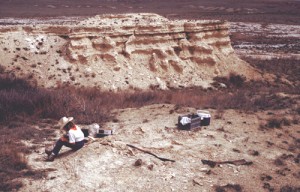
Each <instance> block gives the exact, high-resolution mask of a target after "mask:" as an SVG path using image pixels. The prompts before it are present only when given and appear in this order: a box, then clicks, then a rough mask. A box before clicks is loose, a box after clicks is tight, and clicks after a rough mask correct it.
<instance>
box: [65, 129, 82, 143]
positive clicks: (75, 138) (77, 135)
mask: <svg viewBox="0 0 300 192" xmlns="http://www.w3.org/2000/svg"><path fill="white" fill-rule="evenodd" d="M75 127H76V129H74V128H72V129H70V130H69V132H68V133H69V142H70V143H75V142H79V141H83V140H84V134H83V132H82V131H81V129H80V128H79V127H78V126H77V125H75Z"/></svg>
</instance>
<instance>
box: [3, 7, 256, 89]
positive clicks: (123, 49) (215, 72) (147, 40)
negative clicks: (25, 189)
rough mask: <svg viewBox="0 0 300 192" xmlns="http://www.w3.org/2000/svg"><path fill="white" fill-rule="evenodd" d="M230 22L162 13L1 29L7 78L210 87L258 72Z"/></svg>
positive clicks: (124, 85)
mask: <svg viewBox="0 0 300 192" xmlns="http://www.w3.org/2000/svg"><path fill="white" fill-rule="evenodd" d="M228 27H229V26H228V24H227V23H226V22H223V21H209V20H201V21H194V20H193V21H188V20H179V21H171V20H168V19H166V18H164V17H161V16H159V15H156V14H146V13H145V14H125V15H103V16H95V17H92V18H88V19H85V20H82V21H78V22H77V23H74V24H57V25H53V24H51V25H49V24H37V25H34V24H31V25H6V26H4V25H3V26H0V48H1V52H0V58H1V63H0V65H1V68H2V72H5V73H11V74H13V75H15V76H18V77H22V78H27V79H28V80H29V81H31V82H35V83H36V84H38V85H40V86H44V87H56V86H60V85H63V84H68V85H75V86H86V87H93V86H96V87H100V88H102V89H111V90H114V89H127V88H141V89H147V88H149V87H153V86H154V87H160V88H162V89H165V88H168V87H175V88H176V87H187V86H204V87H207V86H209V85H210V83H211V82H212V79H213V78H214V77H215V76H224V75H227V74H229V73H230V72H236V73H240V74H243V75H245V76H253V75H254V74H255V72H254V71H253V69H252V68H251V67H250V66H249V65H248V64H247V63H246V62H244V61H242V60H240V59H239V58H238V57H237V56H236V55H235V54H234V50H233V49H232V47H231V44H230V39H229V35H228Z"/></svg>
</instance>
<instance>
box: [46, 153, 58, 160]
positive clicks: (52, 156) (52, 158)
mask: <svg viewBox="0 0 300 192" xmlns="http://www.w3.org/2000/svg"><path fill="white" fill-rule="evenodd" d="M55 156H56V155H54V154H53V153H51V154H50V155H49V156H48V159H47V161H54V159H55Z"/></svg>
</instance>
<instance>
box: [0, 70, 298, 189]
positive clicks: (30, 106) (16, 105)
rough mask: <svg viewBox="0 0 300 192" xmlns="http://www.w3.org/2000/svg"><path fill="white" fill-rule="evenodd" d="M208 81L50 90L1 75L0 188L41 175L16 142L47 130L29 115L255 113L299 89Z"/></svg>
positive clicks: (107, 117) (82, 119) (100, 118)
mask: <svg viewBox="0 0 300 192" xmlns="http://www.w3.org/2000/svg"><path fill="white" fill-rule="evenodd" d="M220 83H222V84H225V85H226V87H227V88H222V87H218V85H220ZM213 85H214V87H217V89H203V88H199V87H193V88H185V89H174V90H166V91H163V90H158V89H156V88H153V89H152V90H148V91H142V90H134V89H132V90H130V91H128V90H127V91H120V92H109V91H101V90H98V89H96V88H80V89H76V88H74V87H63V86H61V87H59V88H56V89H43V88H37V87H33V86H31V85H29V84H28V83H26V81H24V80H21V79H11V78H8V77H3V75H2V78H0V104H1V105H0V124H1V126H0V129H1V132H0V133H1V134H0V137H1V142H2V147H1V149H0V167H1V170H0V183H1V186H0V188H1V189H3V190H4V191H5V190H6V191H10V190H11V189H13V188H19V187H20V186H21V184H20V183H13V182H11V179H12V178H15V177H19V176H33V177H35V176H36V175H38V174H45V173H35V172H33V171H31V170H30V167H28V166H27V163H26V159H25V158H24V154H26V153H28V152H31V151H32V150H34V149H28V148H25V146H23V145H22V144H21V143H20V142H19V141H20V140H29V139H39V138H41V134H44V136H43V137H48V136H49V135H51V134H52V132H51V130H50V131H46V130H43V131H40V130H36V129H34V128H32V127H31V126H30V125H31V124H33V123H32V122H33V121H35V120H39V119H45V118H49V119H53V123H55V122H56V121H57V119H59V118H60V117H62V116H73V117H76V121H77V122H78V123H80V124H90V123H94V122H97V123H100V124H102V123H105V122H108V121H114V119H115V118H114V117H113V116H112V115H111V110H113V109H122V108H129V107H141V106H145V105H151V104H159V103H170V104H174V105H175V106H176V107H177V108H180V107H194V108H199V109H205V108H213V109H217V110H218V111H219V112H220V114H219V116H220V117H219V118H221V116H222V111H223V110H224V109H237V110H244V111H250V112H255V111H258V110H273V109H284V108H293V107H294V106H295V103H296V102H297V98H295V99H293V98H284V99H283V98H282V97H279V96H277V94H276V93H279V92H285V93H299V90H298V89H297V88H296V87H293V86H291V87H287V86H285V85H284V84H282V85H281V84H276V85H274V86H272V85H270V84H268V83H264V82H246V81H245V78H244V77H242V76H239V75H236V74H231V75H230V76H229V77H219V78H216V79H215V83H214V84H213ZM299 111H300V110H299V108H295V110H294V112H295V114H299ZM173 112H174V111H173ZM173 112H172V113H173ZM19 122H20V123H19ZM27 122H28V123H27ZM29 122H30V123H29ZM293 122H294V120H293V121H292V120H287V119H270V120H269V121H268V122H267V124H265V125H264V128H268V129H270V128H280V126H282V125H284V126H286V125H288V124H290V123H293ZM295 122H296V121H295ZM29 172H30V174H29ZM27 173H28V174H27ZM220 190H221V189H220Z"/></svg>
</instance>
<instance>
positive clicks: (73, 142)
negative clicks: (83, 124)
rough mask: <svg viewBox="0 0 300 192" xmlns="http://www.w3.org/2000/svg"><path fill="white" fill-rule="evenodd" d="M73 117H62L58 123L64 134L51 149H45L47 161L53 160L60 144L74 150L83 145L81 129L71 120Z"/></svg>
mask: <svg viewBox="0 0 300 192" xmlns="http://www.w3.org/2000/svg"><path fill="white" fill-rule="evenodd" d="M72 120H73V117H62V118H61V119H60V120H59V122H58V124H59V125H60V127H61V129H63V130H64V131H65V132H66V134H64V135H63V136H62V137H61V138H60V139H59V140H58V141H57V142H56V143H55V145H54V148H53V149H52V150H47V149H46V150H45V152H46V154H47V155H48V159H47V160H48V161H54V159H55V157H56V156H57V155H58V153H59V151H60V150H61V148H62V146H66V147H69V148H71V149H72V150H74V151H77V150H78V149H81V148H82V147H83V146H84V134H83V132H82V130H81V129H80V128H79V127H78V126H77V125H75V124H74V123H73V122H72Z"/></svg>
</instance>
